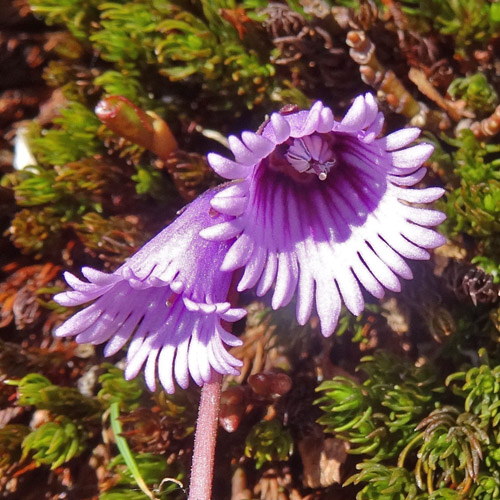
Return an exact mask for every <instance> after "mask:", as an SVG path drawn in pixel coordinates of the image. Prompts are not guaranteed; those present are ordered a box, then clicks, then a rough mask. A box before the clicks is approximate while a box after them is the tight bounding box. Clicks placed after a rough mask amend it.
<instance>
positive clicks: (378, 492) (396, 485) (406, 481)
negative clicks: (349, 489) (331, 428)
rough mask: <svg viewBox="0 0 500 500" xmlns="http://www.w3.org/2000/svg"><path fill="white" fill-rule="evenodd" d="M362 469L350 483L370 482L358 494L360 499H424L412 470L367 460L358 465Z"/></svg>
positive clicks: (352, 477) (348, 482)
mask: <svg viewBox="0 0 500 500" xmlns="http://www.w3.org/2000/svg"><path fill="white" fill-rule="evenodd" d="M357 468H358V469H359V470H360V472H358V473H357V474H355V475H354V476H351V477H350V478H349V479H348V480H347V481H346V482H345V485H346V486H347V485H348V484H359V483H368V484H367V485H366V486H365V487H364V488H363V489H362V490H361V491H360V492H359V493H358V495H357V497H356V498H357V499H358V500H424V498H427V497H426V496H425V495H423V494H419V491H418V487H417V485H416V484H415V483H414V482H413V480H412V479H413V478H412V476H411V472H409V471H408V470H406V469H405V468H403V467H387V466H385V465H383V464H379V463H377V462H372V461H370V460H367V461H365V462H362V463H361V464H359V465H358V466H357Z"/></svg>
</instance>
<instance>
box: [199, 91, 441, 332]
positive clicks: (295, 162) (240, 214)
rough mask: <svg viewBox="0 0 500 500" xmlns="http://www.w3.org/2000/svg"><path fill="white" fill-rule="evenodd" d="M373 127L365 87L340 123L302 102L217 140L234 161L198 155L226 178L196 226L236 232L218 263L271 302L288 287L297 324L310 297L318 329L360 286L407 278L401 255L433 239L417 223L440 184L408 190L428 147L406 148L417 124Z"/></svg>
mask: <svg viewBox="0 0 500 500" xmlns="http://www.w3.org/2000/svg"><path fill="white" fill-rule="evenodd" d="M383 125H384V117H383V115H382V113H380V112H379V110H378V106H377V104H376V102H375V99H374V97H373V96H372V95H371V94H366V95H363V96H359V97H357V98H356V99H355V101H354V103H353V105H352V106H351V108H350V109H349V110H348V112H347V114H346V115H345V117H344V119H343V120H342V121H340V122H338V121H336V120H335V119H334V117H333V114H332V111H331V110H330V109H329V108H327V107H324V106H323V104H322V103H321V102H316V103H315V104H314V105H313V106H312V108H311V109H310V110H308V111H293V112H280V113H274V114H272V115H271V117H270V119H269V120H268V121H267V123H265V124H264V125H263V126H262V127H261V129H260V131H259V132H258V133H257V134H255V133H252V132H243V133H242V134H241V140H240V139H238V138H237V137H235V136H231V137H229V145H230V148H231V151H232V152H233V154H234V156H235V160H234V161H233V160H229V159H226V158H224V157H222V156H220V155H218V154H215V153H210V154H209V155H208V161H209V163H210V165H211V166H212V168H213V169H214V170H215V171H216V172H217V173H218V174H219V175H221V176H222V177H224V178H226V179H231V180H233V182H232V183H230V184H228V185H227V186H226V187H225V188H224V189H222V190H221V191H219V192H218V193H217V194H216V195H215V196H214V197H213V199H212V200H211V205H212V207H213V208H214V209H215V210H217V211H218V212H219V213H221V214H225V215H226V216H230V217H231V219H230V220H225V221H223V222H220V223H218V224H214V225H212V226H211V227H209V228H206V229H203V230H202V231H201V233H200V234H201V236H202V237H203V238H206V239H207V240H210V241H228V240H232V239H233V238H236V240H235V241H234V243H232V245H231V248H230V249H229V251H228V252H227V254H226V256H225V257H224V260H223V262H222V267H221V270H222V271H224V272H231V271H234V270H236V269H238V268H244V272H243V276H242V278H241V280H240V281H239V283H238V285H237V289H238V290H239V291H243V290H246V289H249V288H253V287H255V286H256V287H257V288H256V291H257V294H258V295H259V296H262V295H264V294H266V293H267V292H268V291H269V290H271V289H272V288H273V292H272V300H271V303H272V307H273V308H274V309H278V308H280V307H283V306H285V305H286V304H288V303H289V302H290V301H291V300H292V298H293V297H294V295H295V294H296V296H297V306H296V315H297V320H298V322H299V323H300V324H305V323H306V322H307V320H308V319H309V317H310V315H311V312H312V309H313V304H314V302H315V304H316V310H317V313H318V316H319V318H320V323H321V331H322V333H323V335H325V336H328V335H330V334H331V333H332V332H333V331H334V329H335V327H336V325H337V321H338V317H339V313H340V310H341V304H342V302H344V304H345V305H346V307H347V308H348V309H349V310H350V311H351V312H352V313H353V314H355V315H358V314H359V313H360V312H361V311H362V310H363V307H364V299H363V293H362V287H363V288H365V289H366V290H367V291H368V292H370V293H371V294H372V295H374V296H375V297H377V298H381V297H382V296H383V295H384V288H387V289H389V290H392V291H399V290H400V282H399V279H398V276H400V277H403V278H406V279H410V278H412V272H411V270H410V268H409V267H408V265H407V263H406V262H405V259H404V258H407V259H417V260H420V259H428V258H429V253H428V252H427V250H426V249H429V248H435V247H438V246H440V245H442V244H443V243H444V241H445V240H444V237H443V236H442V235H440V234H438V233H437V232H435V231H434V230H431V229H429V228H428V227H427V226H434V225H437V224H439V223H441V222H442V221H443V220H444V218H445V216H444V214H442V213H441V212H438V211H435V210H430V209H425V208H420V207H418V208H417V207H413V206H411V205H410V204H409V203H418V204H422V203H429V202H432V201H435V200H436V199H438V198H439V197H440V196H441V195H442V194H443V192H444V190H443V189H441V188H436V187H430V188H426V189H408V187H409V186H413V185H414V184H416V183H418V182H419V181H420V180H421V179H422V178H423V177H424V175H425V172H426V169H425V168H424V167H422V164H423V162H424V161H425V160H426V159H427V158H429V156H430V155H431V153H432V151H433V147H432V146H431V145H430V144H425V143H420V144H417V145H414V146H411V147H407V146H408V145H409V144H410V143H412V142H413V141H414V140H415V139H416V138H417V137H418V136H419V134H420V130H419V129H417V128H406V129H402V130H398V131H396V132H394V133H392V134H389V135H387V136H386V137H381V138H378V136H379V134H380V133H381V131H382V128H383Z"/></svg>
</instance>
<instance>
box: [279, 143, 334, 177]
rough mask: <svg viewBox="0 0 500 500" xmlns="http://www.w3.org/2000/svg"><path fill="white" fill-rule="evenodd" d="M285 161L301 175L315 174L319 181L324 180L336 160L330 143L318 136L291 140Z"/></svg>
mask: <svg viewBox="0 0 500 500" xmlns="http://www.w3.org/2000/svg"><path fill="white" fill-rule="evenodd" d="M284 156H285V159H286V161H287V162H288V163H289V165H290V166H291V167H293V168H294V169H295V170H296V171H297V172H299V173H301V174H315V175H317V176H318V179H319V180H320V181H324V180H326V178H327V176H328V173H329V172H330V170H331V169H332V168H333V167H334V166H335V165H336V163H337V159H336V157H335V153H334V152H333V150H332V148H331V145H330V143H329V142H328V140H327V139H326V137H324V136H323V135H320V134H312V135H310V136H307V137H301V138H297V139H293V140H292V143H291V144H290V146H289V148H288V151H287V152H286V153H285V155H284Z"/></svg>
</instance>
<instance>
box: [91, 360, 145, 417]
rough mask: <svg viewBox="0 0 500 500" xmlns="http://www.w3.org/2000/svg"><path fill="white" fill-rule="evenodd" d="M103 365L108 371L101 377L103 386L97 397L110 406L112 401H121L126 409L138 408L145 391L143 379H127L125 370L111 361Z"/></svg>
mask: <svg viewBox="0 0 500 500" xmlns="http://www.w3.org/2000/svg"><path fill="white" fill-rule="evenodd" d="M103 367H104V368H105V369H106V372H105V373H103V374H102V375H101V376H100V377H99V383H100V384H101V386H102V388H101V390H100V391H99V393H98V395H97V397H98V398H99V399H100V400H101V401H102V402H103V403H105V404H106V405H108V406H109V405H111V404H112V403H119V404H120V407H121V409H122V410H124V411H130V410H134V409H135V408H138V406H139V403H140V399H141V396H142V393H143V391H144V383H143V382H142V379H141V378H140V377H136V378H134V379H132V380H125V379H124V378H123V370H120V369H119V368H117V367H116V366H113V365H111V364H109V363H104V364H103Z"/></svg>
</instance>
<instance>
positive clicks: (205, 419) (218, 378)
mask: <svg viewBox="0 0 500 500" xmlns="http://www.w3.org/2000/svg"><path fill="white" fill-rule="evenodd" d="M221 384H222V375H220V374H218V373H215V374H214V377H213V380H212V382H210V383H208V384H205V385H204V386H203V387H202V389H201V399H200V407H199V410H198V420H197V422H196V434H195V437H194V452H193V462H192V466H191V480H190V483H189V497H188V500H210V498H211V495H212V482H213V475H214V458H215V443H216V438H217V427H218V418H219V407H220V391H221Z"/></svg>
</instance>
